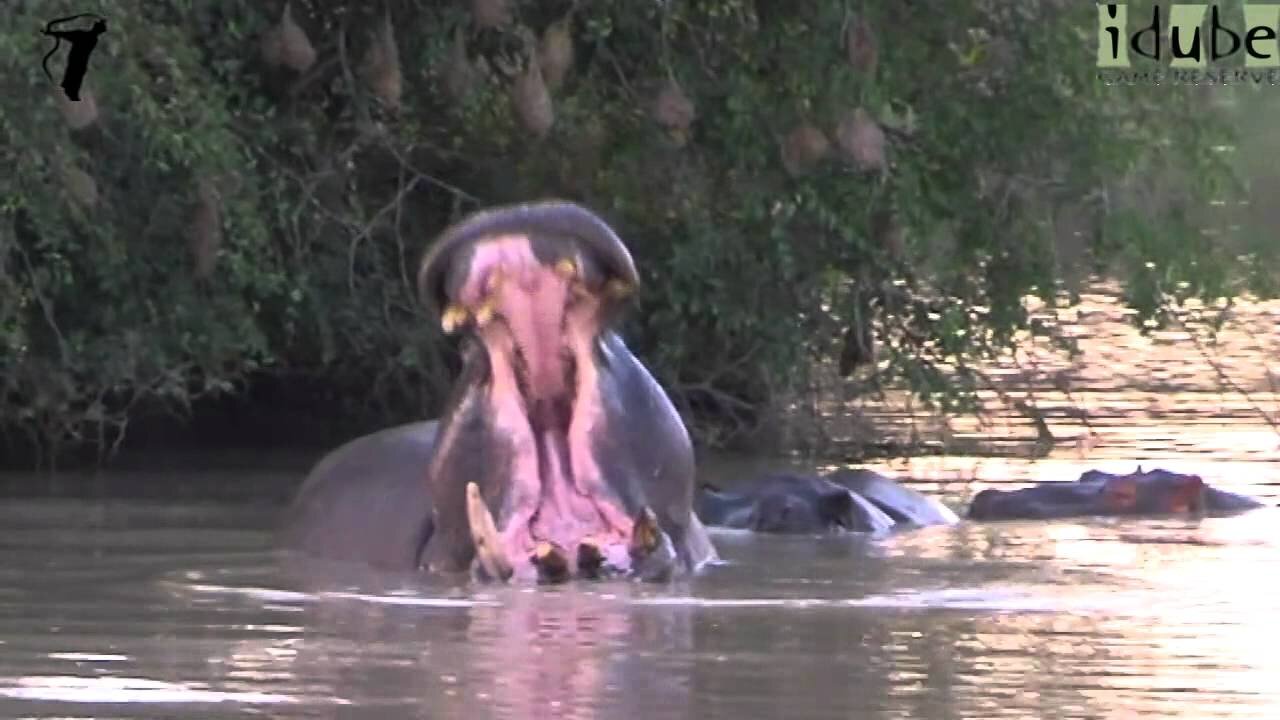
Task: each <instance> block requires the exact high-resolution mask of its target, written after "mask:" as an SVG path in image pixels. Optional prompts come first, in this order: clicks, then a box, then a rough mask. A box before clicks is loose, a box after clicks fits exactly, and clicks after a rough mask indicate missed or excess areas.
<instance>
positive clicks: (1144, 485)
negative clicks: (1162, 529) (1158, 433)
mask: <svg viewBox="0 0 1280 720" xmlns="http://www.w3.org/2000/svg"><path fill="white" fill-rule="evenodd" d="M1260 507H1263V504H1262V503H1261V502H1259V501H1257V500H1255V499H1253V498H1251V497H1247V496H1244V495H1237V494H1236V493H1231V492H1227V491H1225V490H1219V489H1217V488H1214V487H1211V486H1209V485H1208V484H1206V483H1205V482H1204V480H1203V479H1202V478H1201V477H1200V476H1199V475H1184V474H1181V473H1176V472H1170V471H1168V470H1161V469H1155V470H1150V471H1146V472H1144V471H1143V470H1142V467H1141V466H1139V467H1138V468H1137V470H1135V471H1134V472H1132V473H1129V474H1128V475H1113V474H1111V473H1106V472H1102V471H1099V470H1090V471H1088V472H1085V473H1083V474H1081V476H1080V478H1079V479H1078V480H1075V481H1073V482H1044V483H1038V484H1036V485H1032V486H1030V487H1025V488H1021V489H1018V490H995V489H992V488H988V489H986V490H983V491H981V492H979V493H978V494H977V495H975V496H974V497H973V500H972V501H971V502H970V504H969V513H968V515H969V517H970V518H971V519H974V520H1028V519H1051V518H1067V517H1084V516H1099V515H1101V516H1139V515H1174V514H1198V515H1222V514H1235V513H1241V512H1244V511H1247V510H1253V509H1255V508H1260Z"/></svg>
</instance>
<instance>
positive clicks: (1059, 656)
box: [0, 388, 1280, 720]
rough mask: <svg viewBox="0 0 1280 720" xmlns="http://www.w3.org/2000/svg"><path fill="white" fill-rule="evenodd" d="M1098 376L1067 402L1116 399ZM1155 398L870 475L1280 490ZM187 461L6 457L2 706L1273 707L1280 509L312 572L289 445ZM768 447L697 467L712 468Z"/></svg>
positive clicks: (425, 712)
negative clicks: (570, 580) (560, 580)
mask: <svg viewBox="0 0 1280 720" xmlns="http://www.w3.org/2000/svg"><path fill="white" fill-rule="evenodd" d="M1170 392H1171V394H1170V396H1169V402H1173V403H1175V404H1176V403H1178V402H1183V400H1179V399H1178V398H1179V396H1177V392H1183V391H1170ZM1188 392H1189V391H1188ZM1098 393H1099V395H1098V397H1096V398H1094V399H1093V400H1089V398H1088V397H1087V393H1086V396H1085V400H1084V402H1093V403H1094V404H1095V405H1094V406H1095V407H1096V406H1099V405H1106V407H1109V408H1112V409H1113V410H1114V409H1115V408H1119V407H1121V406H1122V405H1123V402H1122V400H1123V397H1122V393H1120V392H1119V391H1118V390H1116V389H1114V388H1106V389H1103V390H1099V391H1098ZM1077 397H1080V396H1079V395H1077ZM1143 397H1144V398H1145V397H1146V396H1143ZM1203 400H1204V398H1203V396H1201V397H1200V398H1199V400H1197V401H1196V402H1195V403H1193V402H1191V401H1189V400H1188V401H1186V403H1187V404H1190V405H1194V404H1196V403H1199V404H1201V405H1203ZM1146 402H1147V400H1142V402H1141V403H1138V404H1137V405H1135V406H1134V408H1133V409H1131V412H1132V413H1133V417H1132V419H1131V420H1130V421H1128V422H1127V423H1126V422H1125V421H1124V419H1123V418H1122V417H1120V414H1118V413H1119V410H1116V412H1115V414H1114V417H1112V419H1111V420H1110V421H1109V424H1107V425H1105V426H1104V425H1102V424H1098V425H1095V429H1097V430H1098V431H1099V432H1101V433H1103V434H1105V435H1106V438H1107V442H1106V443H1104V444H1103V445H1102V447H1100V448H1098V449H1095V450H1094V451H1093V452H1092V454H1090V455H1089V456H1088V457H1081V456H1080V455H1079V454H1078V453H1075V452H1066V453H1064V454H1062V455H1059V456H1051V457H1049V458H1046V459H1041V460H1037V461H1034V462H1032V461H1026V460H1018V459H1016V458H1007V457H1006V458H999V459H990V458H985V459H984V458H967V457H930V458H918V459H913V460H901V461H886V462H883V463H874V464H872V465H871V467H874V468H876V469H880V470H882V471H885V472H887V473H890V474H892V475H895V476H898V477H903V476H913V477H915V478H918V485H917V486H918V487H919V488H920V489H922V490H924V491H925V492H929V493H935V494H937V495H938V496H940V497H942V498H943V499H944V501H946V502H947V503H948V504H950V505H951V506H952V507H953V508H957V509H959V508H960V507H961V505H962V504H963V503H964V502H965V501H966V500H967V499H968V498H969V497H971V496H972V494H973V493H975V492H977V491H978V490H980V489H981V488H983V487H986V486H989V485H993V484H1007V483H1014V482H1018V483H1020V482H1027V481H1038V480H1050V479H1070V478H1074V477H1075V476H1077V475H1078V474H1079V472H1080V471H1081V470H1083V469H1086V468H1099V469H1106V470H1112V471H1127V470H1129V469H1131V468H1132V467H1133V464H1134V463H1135V462H1138V461H1141V462H1143V463H1144V465H1147V466H1153V465H1163V466H1166V467H1170V468H1176V469H1178V470H1181V471H1184V472H1198V473H1200V474H1202V475H1203V476H1204V477H1205V479H1206V480H1207V481H1209V482H1211V483H1213V484H1215V485H1217V486H1220V487H1224V488H1226V489H1231V490H1236V491H1241V492H1249V493H1253V494H1256V495H1259V496H1261V497H1264V498H1266V499H1268V500H1270V501H1271V502H1273V503H1274V502H1277V501H1280V462H1278V461H1280V448H1277V445H1276V438H1275V435H1274V433H1273V432H1272V431H1271V429H1270V428H1268V427H1266V426H1265V425H1261V424H1260V423H1259V422H1257V421H1255V422H1254V424H1253V425H1250V424H1249V423H1248V421H1247V419H1245V418H1244V416H1233V419H1232V421H1231V422H1230V423H1228V424H1225V425H1224V424H1221V423H1220V424H1219V425H1217V426H1215V425H1211V424H1208V423H1203V422H1196V418H1198V417H1200V416H1196V415H1192V414H1185V415H1183V416H1179V417H1184V419H1188V422H1187V423H1184V424H1179V421H1178V420H1177V418H1174V417H1172V416H1171V417H1167V418H1164V419H1163V420H1161V421H1156V420H1153V419H1152V417H1151V416H1150V415H1149V414H1148V415H1144V414H1143V413H1144V412H1146V411H1143V410H1141V408H1142V407H1147V405H1144V404H1143V403H1146ZM1148 409H1149V408H1148ZM189 465H190V467H185V468H184V467H183V466H182V464H181V463H178V464H177V465H175V464H173V463H172V462H170V463H169V464H168V465H165V466H157V467H156V468H151V469H146V468H143V469H136V470H130V471H120V472H112V473H110V474H107V475H104V476H97V477H93V476H83V477H75V476H69V477H67V478H65V479H63V480H60V481H59V484H58V485H54V486H49V485H45V484H44V483H43V480H40V481H33V480H32V479H31V478H24V477H21V476H12V475H11V476H0V487H3V488H4V500H3V502H0V527H2V528H4V532H3V533H0V717H3V718H37V717H38V718H55V717H56V718H67V717H75V718H88V717H93V718H224V717H231V716H239V715H259V716H266V717H275V718H313V717H314V718H330V717H368V718H383V717H419V718H428V717H429V718H433V719H434V718H468V719H470V718H490V717H492V718H615V717H628V716H637V717H639V716H643V717H646V718H666V717H699V718H701V717H709V718H720V717H724V718H736V717H786V718H827V717H841V718H908V717H910V718H923V719H927V720H934V719H942V718H979V717H981V718H989V717H1010V718H1015V717H1016V718H1047V719H1055V720H1056V719H1065V718H1098V717H1135V716H1151V717H1185V718H1196V719H1199V718H1244V717H1251V718H1252V717H1274V716H1276V715H1277V714H1278V713H1280V685H1277V683H1276V678H1277V677H1280V653H1277V652H1276V651H1275V648H1276V647H1278V646H1280V629H1277V628H1280V626H1277V625H1276V623H1275V622H1274V618H1275V617H1276V616H1277V614H1280V592H1277V590H1280V588H1278V587H1277V585H1276V581H1274V580H1273V578H1275V577H1280V565H1278V564H1277V558H1278V557H1280V509H1275V508H1269V509H1265V510H1260V511H1256V512H1254V513H1251V514H1247V515H1243V516H1239V517H1235V518H1212V519H1204V520H1187V519H1171V518H1161V519H1148V520H1126V521H1118V520H1103V519H1086V520H1080V521H1062V522H1054V523H992V524H985V525H979V524H973V523H968V522H962V523H961V524H960V525H958V526H955V527H947V528H929V529H925V530H919V531H915V532H910V533H905V534H900V535H893V536H889V537H882V538H868V537H856V536H855V537H839V538H834V537H833V538H820V539H814V538H794V537H793V538H768V537H752V536H750V535H746V534H742V533H735V532H716V533H715V534H714V540H715V542H716V545H717V546H718V548H719V549H720V552H721V554H722V556H723V559H724V562H723V563H722V564H721V565H718V566H716V567H714V568H712V569H711V570H710V571H709V572H707V573H706V574H705V575H704V576H702V577H699V578H696V579H694V580H692V581H689V582H684V583H677V584H674V585H672V586H669V587H668V586H662V587H647V586H638V585H632V584H628V583H605V584H579V585H573V586H567V587H556V588H536V589H530V588H495V587H479V586H473V585H466V584H453V583H449V582H445V581H443V580H439V579H428V578H423V577H419V576H412V575H409V576H388V575H380V574H376V573H369V572H360V571H356V570H353V569H350V568H348V569H345V570H342V571H341V572H337V571H336V569H335V568H332V567H330V568H327V569H325V570H326V571H325V572H321V571H320V570H321V569H322V568H321V567H319V566H318V565H317V564H316V563H310V562H302V561H300V560H299V559H298V558H294V557H289V556H287V555H284V554H281V553H279V552H277V551H275V550H274V549H273V548H272V528H273V524H274V523H275V522H276V520H277V517H278V513H279V510H280V509H281V507H282V505H283V503H284V502H285V500H286V499H287V498H288V497H289V496H290V494H291V491H292V489H293V487H294V486H295V484H296V483H297V481H298V480H299V479H300V477H301V470H303V469H304V468H305V463H303V464H301V465H299V463H298V462H297V458H292V457H290V458H276V457H268V456H262V457H260V458H257V460H256V461H254V459H253V458H249V459H248V461H247V462H246V459H245V458H239V459H238V461H237V462H235V463H231V464H228V463H210V464H208V465H207V468H208V469H204V470H199V469H198V468H199V467H205V465H204V464H203V463H195V462H191V463H189ZM772 466H773V467H777V466H778V465H776V464H774V465H772ZM759 467H762V465H761V462H760V461H758V460H745V459H704V464H703V467H702V474H703V479H710V480H713V481H718V482H722V483H723V482H726V481H730V482H731V481H732V480H733V479H734V478H736V477H739V476H741V475H743V474H749V473H750V472H753V471H754V470H756V469H758V468H759ZM37 484H38V485H40V488H41V489H40V490H39V491H35V490H31V487H32V486H34V485H37ZM322 578H323V579H322Z"/></svg>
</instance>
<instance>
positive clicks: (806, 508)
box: [697, 469, 959, 535]
mask: <svg viewBox="0 0 1280 720" xmlns="http://www.w3.org/2000/svg"><path fill="white" fill-rule="evenodd" d="M697 513H698V517H700V518H701V519H702V521H703V522H704V523H706V524H707V525H712V526H717V527H726V528H734V529H739V530H753V531H755V532H762V533H783V534H806V535H813V534H824V533H838V532H868V533H878V532H884V531H886V530H890V529H901V528H909V527H923V526H926V525H949V524H953V523H955V522H958V520H959V518H957V517H956V514H955V513H954V512H952V511H951V510H950V509H949V508H947V506H945V505H943V504H942V503H940V502H938V501H937V500H934V499H933V498H930V497H927V496H925V495H921V494H920V493H918V492H916V491H914V490H911V489H908V488H906V487H903V486H902V485H900V484H898V483H896V482H894V481H893V480H890V479H889V478H887V477H885V476H883V475H880V474H878V473H874V472H871V471H870V470H850V469H843V470H837V471H835V472H833V473H831V474H829V475H826V476H823V477H816V476H813V475H799V474H792V473H773V474H770V475H766V476H764V477H761V478H757V479H755V480H753V481H751V482H749V483H747V484H746V485H744V486H743V487H742V488H740V489H735V490H733V491H732V492H729V491H724V490H721V489H719V488H716V487H713V486H709V485H704V486H703V487H702V488H701V489H700V491H699V493H698V502H697Z"/></svg>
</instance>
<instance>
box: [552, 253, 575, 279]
mask: <svg viewBox="0 0 1280 720" xmlns="http://www.w3.org/2000/svg"><path fill="white" fill-rule="evenodd" d="M555 270H556V274H557V275H559V276H560V277H562V278H564V279H565V280H572V279H574V278H576V277H577V276H578V262H577V261H576V260H574V259H573V258H571V257H564V258H560V259H559V260H557V261H556V267H555Z"/></svg>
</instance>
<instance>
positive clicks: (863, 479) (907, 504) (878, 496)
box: [826, 468, 960, 526]
mask: <svg viewBox="0 0 1280 720" xmlns="http://www.w3.org/2000/svg"><path fill="white" fill-rule="evenodd" d="M826 479H827V480H830V481H831V482H833V483H836V484H838V485H841V486H843V487H846V488H848V489H849V490H850V491H851V492H853V493H854V494H855V495H858V496H860V497H863V498H865V499H866V500H868V501H870V502H871V503H873V504H875V505H876V507H878V508H880V509H881V510H883V511H884V513H885V514H886V515H888V516H889V517H891V518H893V519H894V521H895V522H897V523H899V524H911V525H919V526H925V525H952V524H955V523H957V522H959V520H960V519H959V517H957V516H956V514H955V513H954V512H953V511H952V510H951V508H948V507H947V506H946V505H943V504H942V503H940V502H938V501H937V500H935V499H933V498H931V497H928V496H927V495H922V494H920V493H918V492H916V491H915V490H912V489H910V488H907V487H904V486H903V485H900V484H898V483H896V482H894V481H893V480H890V479H889V478H887V477H885V476H883V475H881V474H879V473H877V472H872V471H870V470H865V469H856V470H855V469H849V468H843V469H840V470H836V471H835V472H833V473H831V474H829V475H827V476H826Z"/></svg>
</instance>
